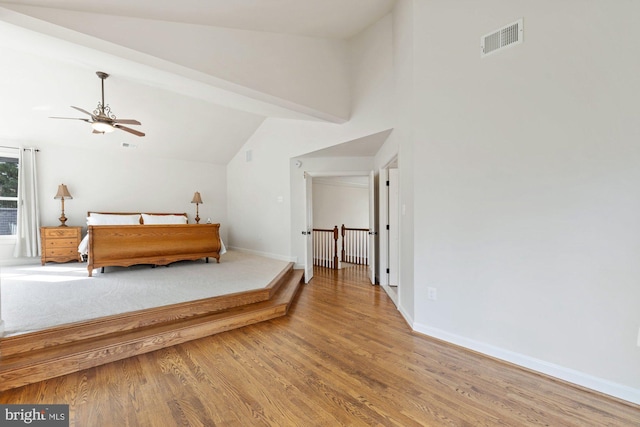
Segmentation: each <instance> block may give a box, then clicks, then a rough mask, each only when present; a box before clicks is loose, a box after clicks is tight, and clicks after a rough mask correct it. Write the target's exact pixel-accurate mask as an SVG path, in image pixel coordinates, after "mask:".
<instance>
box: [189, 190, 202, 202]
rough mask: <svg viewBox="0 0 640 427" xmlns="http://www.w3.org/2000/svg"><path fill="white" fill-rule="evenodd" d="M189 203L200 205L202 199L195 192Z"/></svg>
mask: <svg viewBox="0 0 640 427" xmlns="http://www.w3.org/2000/svg"><path fill="white" fill-rule="evenodd" d="M191 203H198V204H202V197H201V196H200V193H198V192H197V191H196V192H195V194H194V195H193V200H191Z"/></svg>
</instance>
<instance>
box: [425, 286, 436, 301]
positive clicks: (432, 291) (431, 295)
mask: <svg viewBox="0 0 640 427" xmlns="http://www.w3.org/2000/svg"><path fill="white" fill-rule="evenodd" d="M427 299H429V300H431V301H435V300H437V299H438V290H437V289H436V288H427Z"/></svg>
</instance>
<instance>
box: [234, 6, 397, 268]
mask: <svg viewBox="0 0 640 427" xmlns="http://www.w3.org/2000/svg"><path fill="white" fill-rule="evenodd" d="M391 39H392V20H391V19H390V17H389V16H387V17H385V18H383V19H382V20H381V21H380V22H378V23H376V24H374V25H373V26H372V27H370V28H369V29H367V30H365V31H364V32H363V33H362V34H360V35H358V36H357V37H355V38H354V39H353V40H351V41H350V42H349V45H350V51H351V52H352V54H353V55H354V58H357V59H354V60H353V61H351V70H352V72H353V73H356V74H358V75H361V76H362V79H363V80H364V81H363V82H361V83H360V85H359V88H360V89H358V90H357V91H355V93H354V96H355V98H356V99H355V100H354V105H359V106H360V107H358V108H356V109H354V111H353V114H352V118H351V120H350V121H349V122H347V123H345V124H342V125H336V124H327V123H319V122H307V121H300V120H287V119H276V118H269V119H266V120H265V121H264V122H263V123H262V125H261V126H260V127H259V128H258V130H257V131H256V132H255V133H254V135H253V136H252V137H251V138H250V139H249V140H248V141H247V143H246V144H245V145H244V147H243V149H242V150H240V152H239V153H238V154H237V155H236V156H235V157H234V158H233V159H232V160H231V162H229V164H228V165H227V168H228V174H227V185H228V203H229V204H228V208H229V211H228V218H229V224H230V234H229V244H230V245H231V246H233V247H236V248H241V249H243V250H248V251H253V252H256V253H260V254H265V255H268V256H273V257H278V258H284V259H290V260H293V261H297V260H298V257H300V259H302V255H303V254H304V249H303V247H302V245H301V243H300V242H299V240H300V239H298V236H300V232H301V231H302V230H303V229H304V197H303V194H304V193H303V192H300V191H298V188H293V187H292V183H294V182H295V183H299V181H298V180H297V179H298V174H302V172H303V171H304V170H310V169H307V166H308V164H309V163H308V162H310V161H312V160H307V159H305V160H304V161H303V163H304V165H303V167H302V168H300V169H297V168H295V166H294V165H293V161H292V160H291V159H292V158H294V157H297V156H302V155H304V154H307V153H310V152H313V151H316V150H319V149H322V148H326V147H330V146H334V145H337V144H341V143H345V142H349V141H353V140H357V139H359V138H362V137H366V136H368V135H373V134H377V133H379V132H382V131H386V130H388V129H389V128H391V127H392V123H393V118H394V116H393V113H392V112H393V103H392V99H391V95H392V93H393V92H392V84H393V82H392V79H391V76H393V58H392V45H391V43H390V40H391ZM366 40H370V41H371V43H370V44H368V43H366ZM376 48H377V53H378V55H372V54H371V52H370V51H369V50H370V49H374V50H375V49H376ZM364 50H366V52H365V51H364ZM367 64H371V66H370V67H369V66H367ZM354 78H356V77H354ZM367 82H368V83H367ZM364 98H367V99H368V101H367V102H366V103H364V104H363V103H361V102H360V101H359V100H360V99H364ZM247 151H250V152H251V158H252V160H251V161H247V157H246V153H247ZM367 165H368V166H367V168H365V169H364V170H365V171H367V170H371V168H372V166H373V163H372V160H371V159H368V160H367ZM342 167H343V169H342V170H354V169H356V170H362V169H359V168H356V167H354V166H353V165H352V164H345V165H342ZM300 176H302V175H300ZM301 182H304V181H301ZM295 185H297V184H295ZM280 200H282V201H280ZM301 227H302V228H301Z"/></svg>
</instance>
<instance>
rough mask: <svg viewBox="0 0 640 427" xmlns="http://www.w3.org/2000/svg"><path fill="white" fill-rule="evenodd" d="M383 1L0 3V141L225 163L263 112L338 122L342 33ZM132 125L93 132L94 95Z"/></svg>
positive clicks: (344, 76)
mask: <svg viewBox="0 0 640 427" xmlns="http://www.w3.org/2000/svg"><path fill="white" fill-rule="evenodd" d="M393 3H394V0H322V1H304V0H233V1H228V0H181V1H180V2H176V1H172V0H154V1H136V2H132V1H129V0H110V1H108V2H105V1H97V0H39V1H38V0H36V1H31V0H20V1H13V2H0V69H2V75H1V78H0V123H1V125H0V144H2V143H5V144H6V143H9V142H10V143H12V144H15V143H21V144H25V145H35V146H42V145H45V146H46V145H52V146H61V147H84V148H86V147H95V148H99V149H122V148H121V146H122V144H123V143H126V144H130V145H135V146H136V147H137V148H138V149H139V150H141V152H146V153H153V154H154V155H158V156H163V157H170V158H182V159H188V160H203V161H208V162H214V163H220V164H226V163H227V162H228V161H229V160H230V159H231V157H232V156H233V155H234V154H235V153H236V152H237V151H238V150H239V149H240V147H241V146H242V145H243V144H244V143H245V142H246V141H247V139H248V138H250V136H251V135H252V134H253V133H254V131H255V130H256V129H257V128H258V127H259V126H260V124H261V123H262V122H263V120H264V119H265V118H267V117H282V118H291V119H302V120H316V121H317V120H320V121H329V122H333V123H343V122H345V121H348V119H349V107H350V99H349V78H350V76H349V69H348V62H349V61H348V54H349V52H348V40H349V38H351V37H353V36H354V35H356V34H358V33H359V32H361V31H362V30H364V29H365V28H367V27H368V26H369V25H371V24H372V23H374V22H376V21H378V20H379V19H380V18H381V17H382V16H384V15H385V14H387V13H388V12H389V11H390V10H391V8H392V7H393ZM96 71H104V72H106V73H109V74H110V77H109V78H108V79H106V81H105V102H106V103H107V104H109V105H110V107H111V109H112V111H113V113H114V114H115V115H116V116H117V117H119V118H132V119H137V120H139V121H140V122H142V126H131V127H134V128H139V129H140V130H142V131H143V132H145V133H146V134H147V136H145V137H143V138H139V137H136V136H133V135H130V134H128V133H125V132H122V131H116V132H114V133H111V134H105V135H95V134H92V133H91V129H90V127H89V125H88V124H86V123H84V122H82V121H74V120H53V119H49V116H62V117H83V115H82V113H80V112H78V111H76V110H74V109H72V108H70V106H72V105H73V106H77V107H80V108H82V109H85V110H87V111H93V110H94V109H95V108H96V106H97V103H98V101H99V100H100V80H99V79H98V77H97V76H96V74H95V72H96Z"/></svg>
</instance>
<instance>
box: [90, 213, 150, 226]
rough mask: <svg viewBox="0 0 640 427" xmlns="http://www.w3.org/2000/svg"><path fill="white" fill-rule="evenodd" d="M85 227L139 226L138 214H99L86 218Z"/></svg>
mask: <svg viewBox="0 0 640 427" xmlns="http://www.w3.org/2000/svg"><path fill="white" fill-rule="evenodd" d="M87 225H140V214H126V215H118V214H100V213H92V214H91V215H90V216H88V217H87Z"/></svg>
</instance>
